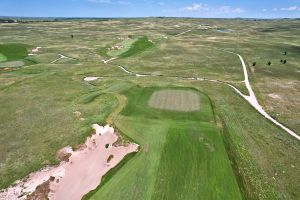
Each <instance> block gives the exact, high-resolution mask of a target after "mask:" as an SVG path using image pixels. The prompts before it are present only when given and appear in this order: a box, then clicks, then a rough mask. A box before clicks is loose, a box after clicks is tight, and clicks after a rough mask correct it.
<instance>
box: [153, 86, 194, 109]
mask: <svg viewBox="0 0 300 200" xmlns="http://www.w3.org/2000/svg"><path fill="white" fill-rule="evenodd" d="M149 105H150V106H151V107H154V108H157V109H162V110H171V111H197V110H199V109H200V99H199V96H198V95H197V94H196V93H194V92H192V91H184V90H160V91H156V92H154V93H153V94H152V95H151V98H150V100H149Z"/></svg>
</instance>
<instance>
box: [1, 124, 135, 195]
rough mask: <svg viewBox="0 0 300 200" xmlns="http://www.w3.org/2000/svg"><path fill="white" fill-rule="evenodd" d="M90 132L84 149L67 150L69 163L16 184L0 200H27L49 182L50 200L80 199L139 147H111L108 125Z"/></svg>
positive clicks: (112, 134) (111, 133)
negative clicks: (38, 188) (93, 132)
mask: <svg viewBox="0 0 300 200" xmlns="http://www.w3.org/2000/svg"><path fill="white" fill-rule="evenodd" d="M93 128H94V129H95V131H96V133H95V134H93V135H92V136H91V137H88V138H87V140H86V142H85V144H84V145H85V146H86V147H85V148H81V149H79V150H77V151H72V150H71V149H70V148H67V149H68V151H67V152H68V153H71V156H70V157H69V158H68V160H69V161H68V162H66V161H62V162H61V163H60V164H59V165H58V166H54V167H47V168H44V169H42V170H40V171H37V172H34V173H32V174H30V175H29V176H28V178H24V179H22V180H19V181H16V182H15V186H11V187H9V188H7V189H5V190H4V191H3V192H1V193H0V199H26V198H27V195H30V194H32V193H33V192H35V190H36V188H37V187H38V186H40V185H42V184H44V183H45V182H46V181H49V180H51V181H50V183H49V187H50V193H49V195H48V197H49V199H50V200H51V199H55V200H60V199H74V200H76V199H81V198H82V197H83V196H84V195H85V194H87V193H88V192H89V191H91V190H93V189H95V188H96V187H97V186H98V185H99V184H100V181H101V178H102V176H103V175H105V174H106V173H107V172H108V171H109V170H110V169H112V168H113V167H115V166H116V165H117V164H118V163H119V162H120V161H121V160H122V159H123V158H124V157H125V156H126V155H127V154H130V153H133V152H137V151H138V147H139V145H137V144H133V143H130V144H127V145H126V146H114V145H113V144H114V143H115V142H116V141H117V139H118V136H117V135H116V134H115V132H114V129H113V128H112V127H110V126H109V125H106V126H105V127H102V126H99V125H97V124H94V125H93ZM107 144H108V145H107ZM107 146H108V147H107ZM109 157H110V158H111V159H108V158H109Z"/></svg>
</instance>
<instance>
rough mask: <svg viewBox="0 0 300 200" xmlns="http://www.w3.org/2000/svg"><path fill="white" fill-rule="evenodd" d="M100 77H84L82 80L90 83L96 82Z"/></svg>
mask: <svg viewBox="0 0 300 200" xmlns="http://www.w3.org/2000/svg"><path fill="white" fill-rule="evenodd" d="M99 78H100V77H85V78H84V79H83V80H84V81H87V82H90V81H96V80H98V79H99Z"/></svg>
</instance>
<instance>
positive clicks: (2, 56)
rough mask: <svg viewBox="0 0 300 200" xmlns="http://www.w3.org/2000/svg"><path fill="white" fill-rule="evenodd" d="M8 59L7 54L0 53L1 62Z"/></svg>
mask: <svg viewBox="0 0 300 200" xmlns="http://www.w3.org/2000/svg"><path fill="white" fill-rule="evenodd" d="M6 60H7V58H6V56H5V55H3V54H2V53H0V62H4V61H6Z"/></svg>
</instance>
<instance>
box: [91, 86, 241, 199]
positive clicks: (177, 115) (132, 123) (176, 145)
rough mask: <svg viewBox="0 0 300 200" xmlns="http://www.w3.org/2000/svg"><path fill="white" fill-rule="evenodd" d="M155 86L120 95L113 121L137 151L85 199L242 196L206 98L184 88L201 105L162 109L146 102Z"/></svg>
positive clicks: (136, 88) (139, 88)
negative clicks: (122, 100) (121, 99)
mask: <svg viewBox="0 0 300 200" xmlns="http://www.w3.org/2000/svg"><path fill="white" fill-rule="evenodd" d="M160 89H161V88H152V87H151V88H142V87H135V88H133V89H131V90H128V91H127V92H125V93H124V95H125V96H126V97H127V98H128V104H127V106H126V107H125V109H124V110H123V111H122V112H121V115H120V116H119V117H118V118H117V119H116V120H115V124H116V126H117V128H118V129H119V130H120V131H121V132H123V133H124V134H126V135H128V136H129V137H130V138H132V139H133V140H134V141H136V142H137V143H139V144H140V145H141V150H140V152H138V153H137V154H136V155H135V156H134V157H133V158H132V159H130V160H129V161H128V162H127V163H126V164H125V165H124V166H123V167H122V168H120V169H119V171H118V172H116V173H115V174H114V176H113V177H111V179H110V180H109V181H107V182H106V183H105V184H104V185H102V186H101V187H100V188H98V190H97V191H94V192H93V194H92V195H89V198H90V199H172V200H173V199H174V200H176V199H242V196H241V193H240V189H239V187H238V184H237V182H236V179H235V176H234V173H233V170H232V168H231V165H230V162H229V159H228V157H227V154H226V150H225V147H224V145H223V141H222V138H221V136H220V134H219V132H218V129H217V128H216V126H215V122H214V115H213V112H212V108H211V104H210V101H209V99H208V97H207V96H205V95H204V94H202V93H200V92H198V91H196V90H191V89H188V88H184V89H186V90H187V91H193V92H197V94H199V96H200V98H201V102H202V106H203V109H201V110H200V111H196V112H194V113H193V112H176V111H162V110H158V109H155V108H151V107H150V106H148V100H149V98H150V97H151V95H152V93H153V92H155V91H158V90H160ZM166 89H172V88H166ZM181 89H182V88H181ZM191 114H192V116H193V117H190V115H191Z"/></svg>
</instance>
